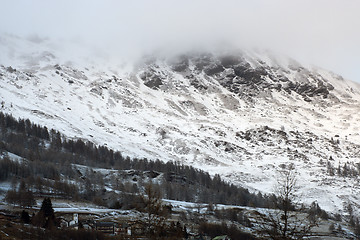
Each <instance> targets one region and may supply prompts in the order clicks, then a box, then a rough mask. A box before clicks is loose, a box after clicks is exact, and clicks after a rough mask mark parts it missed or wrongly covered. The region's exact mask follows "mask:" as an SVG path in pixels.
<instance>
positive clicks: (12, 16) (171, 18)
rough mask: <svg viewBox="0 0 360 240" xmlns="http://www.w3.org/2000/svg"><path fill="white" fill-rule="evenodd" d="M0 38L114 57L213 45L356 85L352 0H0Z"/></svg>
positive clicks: (358, 33)
mask: <svg viewBox="0 0 360 240" xmlns="http://www.w3.org/2000/svg"><path fill="white" fill-rule="evenodd" d="M0 6H1V14H0V33H1V32H8V33H13V34H17V35H24V36H28V35H33V34H38V35H39V36H42V37H50V38H55V39H64V40H69V41H77V42H81V43H82V42H86V43H87V44H88V46H92V47H93V48H94V49H98V50H99V51H104V52H107V54H114V55H121V54H122V53H125V52H128V51H135V50H146V49H152V48H156V47H161V46H164V45H166V46H172V47H174V48H181V47H186V46H189V45H192V44H194V45H207V44H209V45H211V44H214V43H216V42H218V41H223V42H227V43H232V44H235V45H239V46H259V47H261V48H269V49H271V50H273V51H274V52H279V53H283V54H287V55H289V56H291V57H293V58H295V59H298V60H300V61H301V62H304V63H313V64H315V65H318V66H321V67H324V68H327V69H329V70H332V71H334V72H337V73H339V74H342V75H343V76H344V77H345V78H348V79H351V80H354V81H358V82H360V67H359V66H360V60H359V58H360V44H359V43H360V14H359V11H360V1H359V0H246V1H245V0H238V1H235V0H222V1H220V0H219V1H214V0H182V1H175V0H152V1H151V0H132V1H129V0H128V1H120V0H101V1H95V0H77V1H74V0H61V1H51V0H33V1H30V0H0Z"/></svg>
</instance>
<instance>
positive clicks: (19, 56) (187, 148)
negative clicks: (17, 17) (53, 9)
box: [0, 35, 360, 211]
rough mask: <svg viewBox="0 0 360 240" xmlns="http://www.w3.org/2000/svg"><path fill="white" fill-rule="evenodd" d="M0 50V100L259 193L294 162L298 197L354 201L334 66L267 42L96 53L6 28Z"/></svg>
mask: <svg viewBox="0 0 360 240" xmlns="http://www.w3.org/2000/svg"><path fill="white" fill-rule="evenodd" d="M0 51H1V56H0V85H1V88H0V102H1V106H0V108H1V111H3V112H6V113H11V114H12V115H13V116H15V117H18V118H29V119H30V120H31V121H34V122H36V123H39V124H42V125H45V126H47V127H48V128H54V129H57V130H59V131H60V132H61V133H63V134H64V135H66V136H67V137H74V138H82V139H86V140H90V141H92V142H94V143H96V144H101V145H103V144H104V145H107V146H108V147H110V148H113V149H116V150H120V151H122V152H123V153H124V154H125V155H129V156H132V157H146V158H149V159H160V160H163V161H169V160H172V161H178V162H180V163H184V164H189V165H192V166H195V167H198V168H201V169H204V170H206V171H209V172H210V173H211V174H215V173H219V174H220V175H221V176H222V177H223V178H224V179H226V180H229V181H231V182H233V183H236V184H239V185H242V186H245V187H248V188H250V189H253V190H260V191H263V192H267V193H268V192H272V191H273V186H274V184H275V182H276V178H277V175H278V172H279V171H281V169H283V168H286V167H289V166H293V167H294V168H295V170H296V171H297V172H298V183H299V186H300V192H301V200H302V201H305V202H307V203H311V202H312V201H318V203H319V205H320V206H321V207H322V208H324V209H325V210H332V211H333V210H343V208H344V206H346V205H348V203H352V204H355V205H358V204H359V203H360V202H359V199H358V196H359V194H360V189H359V182H358V176H357V175H356V174H357V172H359V169H360V167H359V165H358V163H360V161H359V151H360V145H357V144H358V142H359V141H360V135H359V128H360V121H359V120H360V113H359V112H360V85H359V84H357V83H355V82H351V81H348V80H345V79H343V78H342V77H341V76H338V75H336V74H334V73H331V72H328V71H325V70H322V69H319V68H309V67H304V66H301V65H300V64H299V63H297V62H296V61H294V60H292V59H288V58H285V57H280V56H276V55H274V54H272V53H269V52H266V51H238V50H234V51H229V50H227V51H218V52H216V53H209V52H191V53H184V54H182V55H176V56H172V57H160V56H157V55H152V56H147V57H143V58H142V59H141V60H140V61H137V62H136V63H135V64H128V63H126V64H123V63H122V62H119V63H116V64H114V63H112V64H106V61H104V60H99V59H100V58H99V59H94V58H92V59H84V58H80V57H75V54H74V55H72V54H71V50H68V49H66V48H61V47H58V46H57V45H55V44H53V43H52V42H51V41H50V40H46V39H38V38H29V39H23V38H19V37H15V36H8V35H4V36H1V37H0ZM338 166H340V169H339V170H340V171H339V174H338V172H337V171H338ZM339 175H343V176H339Z"/></svg>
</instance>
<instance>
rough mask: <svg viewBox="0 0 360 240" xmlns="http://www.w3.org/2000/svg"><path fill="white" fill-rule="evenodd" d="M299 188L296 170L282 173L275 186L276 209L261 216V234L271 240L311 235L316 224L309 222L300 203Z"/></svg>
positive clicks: (291, 169)
mask: <svg viewBox="0 0 360 240" xmlns="http://www.w3.org/2000/svg"><path fill="white" fill-rule="evenodd" d="M298 189H299V186H298V185H297V179H296V172H295V169H294V168H292V167H290V168H288V169H285V170H283V171H282V172H280V177H279V178H278V179H277V184H276V186H275V195H276V200H275V201H274V207H275V208H276V209H272V210H269V211H268V213H266V214H261V216H260V218H259V220H258V225H259V228H260V229H259V233H260V234H261V235H263V236H266V237H267V238H269V239H274V240H279V239H281V240H286V239H303V238H304V237H305V236H308V235H309V234H310V233H311V229H312V228H313V227H314V226H316V222H314V221H308V220H307V217H306V214H305V212H304V211H303V210H304V209H301V207H300V204H299V203H298V202H297V201H298V196H297V192H298Z"/></svg>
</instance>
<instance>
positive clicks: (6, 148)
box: [0, 112, 276, 208]
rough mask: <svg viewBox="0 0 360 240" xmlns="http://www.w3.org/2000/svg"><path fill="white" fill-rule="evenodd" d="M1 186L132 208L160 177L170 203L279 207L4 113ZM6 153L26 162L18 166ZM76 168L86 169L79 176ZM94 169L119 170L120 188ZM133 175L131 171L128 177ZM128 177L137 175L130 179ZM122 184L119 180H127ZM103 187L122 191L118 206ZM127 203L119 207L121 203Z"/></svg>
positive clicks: (187, 170)
mask: <svg viewBox="0 0 360 240" xmlns="http://www.w3.org/2000/svg"><path fill="white" fill-rule="evenodd" d="M0 151H1V153H2V155H1V158H0V181H6V180H8V181H12V183H13V186H17V185H18V184H19V183H20V182H21V180H26V181H25V182H27V183H28V185H27V186H26V188H27V189H29V190H31V191H32V192H34V193H35V194H44V193H47V194H54V195H58V196H64V197H65V196H66V197H72V198H78V199H85V200H90V201H95V202H97V203H101V204H103V205H107V206H108V207H128V208H131V207H134V206H130V205H131V204H130V205H129V204H125V202H126V199H128V202H134V201H133V199H132V198H134V197H135V198H136V196H137V195H138V194H139V193H141V192H143V190H144V186H145V184H146V183H147V182H146V181H143V180H144V179H145V176H147V179H150V181H151V179H155V178H157V177H158V176H159V175H161V181H154V182H153V184H154V185H155V187H157V188H158V189H159V190H160V192H161V194H162V196H163V197H164V198H167V199H173V200H182V201H188V202H201V203H211V204H217V203H222V204H233V205H241V206H254V207H275V206H274V204H273V203H274V199H276V197H275V196H274V195H270V196H264V195H262V194H261V193H257V194H255V193H250V192H249V191H248V190H247V189H245V188H241V187H238V186H235V185H233V184H230V183H227V182H225V181H223V180H222V179H221V177H220V176H219V175H215V176H213V177H212V176H210V175H209V173H207V172H204V171H202V170H199V169H196V168H193V167H191V166H187V165H183V164H179V163H177V162H172V161H169V162H166V163H165V162H162V161H161V160H159V159H157V160H148V159H146V158H143V159H137V158H133V159H132V158H130V157H124V156H123V155H122V154H121V152H119V151H114V150H112V149H108V148H107V147H106V146H96V145H95V144H94V143H92V142H90V141H84V140H82V139H68V138H66V137H65V136H63V135H62V134H61V133H60V132H59V131H56V130H54V129H51V130H49V129H48V128H47V127H46V126H40V125H37V124H34V123H32V122H31V121H30V120H28V119H15V118H14V117H12V116H11V115H8V114H4V113H2V112H0ZM6 153H11V154H15V155H17V156H19V157H21V158H22V159H23V160H21V161H14V160H13V159H11V158H10V157H9V155H7V154H6ZM78 165H84V166H88V167H89V168H88V170H87V171H86V172H85V173H80V171H79V169H78V168H77V166H78ZM92 168H105V169H112V170H117V171H118V173H119V174H117V175H116V184H115V183H114V179H112V180H113V181H110V180H109V181H106V180H104V176H103V175H101V173H99V172H96V171H91V170H90V169H92ZM129 170H132V172H130V173H129ZM129 174H130V175H137V176H136V177H135V176H133V177H132V178H131V180H129ZM125 177H126V179H123V181H122V179H121V178H125ZM105 185H106V186H109V187H111V188H112V189H114V190H120V191H121V192H122V193H123V195H125V196H126V197H124V196H122V197H121V196H119V202H115V203H114V202H112V203H107V202H104V201H103V200H102V198H103V197H104V196H105V195H106V194H107V193H108V192H107V191H106V190H105ZM120 199H121V201H123V202H121V201H120Z"/></svg>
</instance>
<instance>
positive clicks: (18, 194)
mask: <svg viewBox="0 0 360 240" xmlns="http://www.w3.org/2000/svg"><path fill="white" fill-rule="evenodd" d="M5 201H7V202H8V203H10V204H14V205H19V206H21V207H31V206H33V205H35V204H36V202H35V198H34V195H33V193H32V192H31V191H30V190H29V189H28V188H27V187H26V184H25V182H24V180H22V181H21V182H20V186H19V188H18V189H17V190H16V189H11V190H9V191H8V192H7V193H6V196H5Z"/></svg>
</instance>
